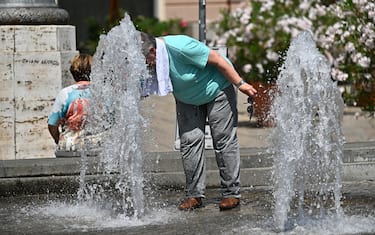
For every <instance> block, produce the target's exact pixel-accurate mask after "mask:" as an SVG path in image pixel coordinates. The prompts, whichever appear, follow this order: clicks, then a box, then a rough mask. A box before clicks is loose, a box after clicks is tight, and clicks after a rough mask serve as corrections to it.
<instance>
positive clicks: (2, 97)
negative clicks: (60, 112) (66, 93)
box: [0, 25, 78, 160]
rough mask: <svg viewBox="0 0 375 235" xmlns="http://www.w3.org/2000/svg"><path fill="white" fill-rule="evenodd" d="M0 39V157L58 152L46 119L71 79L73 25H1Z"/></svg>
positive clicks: (23, 156) (74, 46) (13, 157)
mask: <svg viewBox="0 0 375 235" xmlns="http://www.w3.org/2000/svg"><path fill="white" fill-rule="evenodd" d="M0 40H1V43H0V130H1V132H0V160H14V159H28V158H50V157H55V156H54V142H53V140H52V138H51V136H50V135H49V133H48V129H47V119H48V115H49V113H50V111H51V108H52V105H53V102H54V99H55V97H56V95H57V93H58V92H59V90H60V89H61V88H62V87H65V86H67V85H69V84H71V83H72V82H73V78H72V77H71V74H70V72H69V66H70V60H71V58H72V57H73V56H74V55H75V54H77V53H78V52H77V51H76V40H75V27H74V26H70V25H38V26H26V25H12V26H6V25H2V26H0Z"/></svg>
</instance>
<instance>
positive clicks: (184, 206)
mask: <svg viewBox="0 0 375 235" xmlns="http://www.w3.org/2000/svg"><path fill="white" fill-rule="evenodd" d="M201 206H202V198H199V197H189V198H186V199H185V200H184V201H183V202H181V204H180V205H179V206H178V209H180V210H183V211H187V210H193V209H196V208H199V207H201Z"/></svg>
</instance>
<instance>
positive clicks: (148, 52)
mask: <svg viewBox="0 0 375 235" xmlns="http://www.w3.org/2000/svg"><path fill="white" fill-rule="evenodd" d="M141 38H142V53H143V55H144V56H145V58H146V63H147V65H148V67H149V68H151V69H153V68H155V66H156V40H155V37H154V36H152V35H150V34H147V33H144V32H141Z"/></svg>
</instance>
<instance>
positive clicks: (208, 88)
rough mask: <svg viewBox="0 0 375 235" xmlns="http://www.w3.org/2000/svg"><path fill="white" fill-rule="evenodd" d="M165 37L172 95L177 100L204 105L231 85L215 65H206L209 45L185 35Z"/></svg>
mask: <svg viewBox="0 0 375 235" xmlns="http://www.w3.org/2000/svg"><path fill="white" fill-rule="evenodd" d="M163 39H164V41H165V44H166V47H167V51H168V57H169V76H170V78H171V81H172V85H173V95H174V96H175V98H176V99H177V100H179V101H181V102H183V103H186V104H192V105H202V104H205V103H208V102H210V101H212V100H214V99H215V98H216V96H217V95H218V94H219V92H220V91H221V90H223V89H225V88H226V87H228V86H229V85H231V83H230V82H229V81H228V79H226V78H225V77H224V75H223V74H222V73H221V72H220V71H219V70H218V69H217V67H216V66H213V65H209V64H207V61H208V56H209V53H210V48H209V47H208V46H206V45H205V44H204V43H202V42H200V41H198V40H196V39H194V38H191V37H188V36H185V35H171V36H165V37H163Z"/></svg>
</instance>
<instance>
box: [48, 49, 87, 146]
mask: <svg viewBox="0 0 375 235" xmlns="http://www.w3.org/2000/svg"><path fill="white" fill-rule="evenodd" d="M91 64H92V56H90V55H86V54H80V55H76V56H75V57H74V58H73V59H72V63H71V66H70V72H71V74H72V75H73V78H74V81H75V83H74V84H73V85H70V86H68V87H65V88H63V89H62V90H61V91H60V92H59V93H58V95H57V97H56V99H55V102H54V105H53V108H52V112H51V114H50V115H49V117H48V130H49V133H50V134H51V136H52V138H53V140H54V141H55V143H56V144H57V149H59V150H67V151H69V150H76V148H77V144H79V143H80V141H79V139H80V138H79V137H80V136H81V130H82V128H83V127H84V125H85V120H86V117H87V112H88V105H89V97H90V89H89V87H90V73H91ZM60 128H61V131H60Z"/></svg>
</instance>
